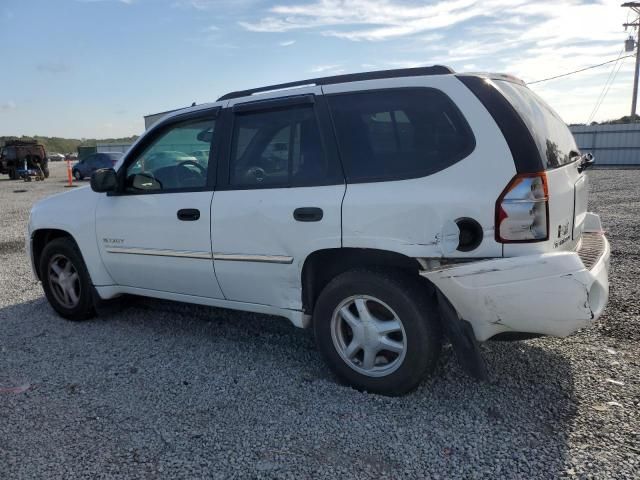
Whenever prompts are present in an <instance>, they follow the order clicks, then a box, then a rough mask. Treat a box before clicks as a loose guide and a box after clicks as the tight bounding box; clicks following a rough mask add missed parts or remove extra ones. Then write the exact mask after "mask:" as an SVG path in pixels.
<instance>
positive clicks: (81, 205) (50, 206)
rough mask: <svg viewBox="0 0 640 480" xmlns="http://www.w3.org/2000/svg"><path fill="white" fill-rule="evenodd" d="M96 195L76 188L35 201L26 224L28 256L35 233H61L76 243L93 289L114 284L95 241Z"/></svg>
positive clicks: (87, 189) (98, 196)
mask: <svg viewBox="0 0 640 480" xmlns="http://www.w3.org/2000/svg"><path fill="white" fill-rule="evenodd" d="M100 195H102V194H99V193H96V192H94V191H93V190H91V189H90V188H88V187H82V188H78V189H77V190H71V191H68V192H64V193H61V194H58V195H54V196H52V197H48V198H45V199H44V200H41V201H39V202H37V203H36V204H35V205H34V206H33V208H32V209H31V215H30V217H29V225H28V233H27V235H28V240H27V243H28V250H27V251H28V253H29V256H30V260H31V261H32V263H33V261H34V260H33V258H31V256H32V254H31V242H32V240H33V236H34V234H35V233H36V232H37V231H39V230H49V229H52V230H62V231H64V232H67V233H68V234H69V235H70V236H71V237H72V238H73V239H74V240H75V242H76V244H77V245H78V248H79V249H80V253H81V254H82V258H83V259H84V262H85V264H86V265H87V270H88V271H89V275H90V276H91V281H92V283H93V284H94V285H96V286H105V285H113V284H114V281H113V279H112V278H111V276H110V275H109V273H108V272H107V270H106V269H105V267H104V264H103V263H102V259H101V258H100V254H99V251H98V243H97V240H96V225H95V212H96V205H97V202H98V199H99V198H100Z"/></svg>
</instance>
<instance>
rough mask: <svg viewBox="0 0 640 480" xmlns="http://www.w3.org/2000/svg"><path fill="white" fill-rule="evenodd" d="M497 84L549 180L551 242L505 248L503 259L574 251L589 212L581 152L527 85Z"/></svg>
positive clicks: (561, 125) (571, 137)
mask: <svg viewBox="0 0 640 480" xmlns="http://www.w3.org/2000/svg"><path fill="white" fill-rule="evenodd" d="M493 81H494V84H495V86H496V87H497V88H498V90H500V91H501V92H502V94H503V95H504V96H505V98H506V99H507V100H508V101H509V103H510V104H511V105H512V106H513V108H514V109H515V110H516V112H517V113H518V114H519V115H520V117H521V118H522V120H523V121H524V123H525V124H526V126H527V127H528V129H529V131H530V132H531V135H532V136H533V140H534V142H535V143H536V145H537V147H538V150H539V152H540V156H541V160H542V168H543V169H544V171H545V174H546V179H547V188H548V196H549V215H548V229H549V239H548V240H547V241H545V242H536V243H521V244H505V246H504V255H505V256H513V255H523V254H526V253H529V252H531V251H532V250H534V251H544V252H549V251H557V250H572V249H575V248H576V246H577V244H578V242H579V241H580V238H581V236H582V230H583V227H584V220H585V216H586V212H587V200H588V188H587V177H586V175H585V174H584V173H583V172H581V171H580V169H579V168H578V167H579V163H580V162H579V159H580V152H579V150H578V147H577V145H576V142H575V139H574V137H573V134H572V133H571V131H570V130H569V128H568V127H567V125H566V124H565V123H564V122H563V121H562V119H561V118H560V116H559V115H558V114H557V113H556V112H555V111H554V110H553V109H552V108H551V107H549V105H547V103H546V102H545V101H544V100H542V99H541V98H540V97H539V96H537V95H536V94H535V93H533V92H532V91H531V90H530V89H529V88H527V87H526V86H525V85H523V84H520V83H516V82H512V81H509V80H504V79H494V80H493Z"/></svg>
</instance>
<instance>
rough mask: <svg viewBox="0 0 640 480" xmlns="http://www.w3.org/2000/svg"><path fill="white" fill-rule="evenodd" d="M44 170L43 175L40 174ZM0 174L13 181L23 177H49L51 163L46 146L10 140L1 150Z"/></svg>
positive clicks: (27, 141)
mask: <svg viewBox="0 0 640 480" xmlns="http://www.w3.org/2000/svg"><path fill="white" fill-rule="evenodd" d="M40 170H42V173H40ZM0 173H6V174H8V175H9V178H10V179H11V180H16V179H18V178H21V177H25V176H26V177H30V176H34V175H37V176H38V177H40V176H44V177H45V178H48V177H49V161H48V159H47V152H46V151H45V149H44V146H42V145H40V144H39V143H38V142H36V141H35V140H32V141H29V140H26V141H25V140H9V141H7V142H6V143H5V145H4V147H2V150H0Z"/></svg>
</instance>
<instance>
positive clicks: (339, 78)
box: [217, 65, 455, 102]
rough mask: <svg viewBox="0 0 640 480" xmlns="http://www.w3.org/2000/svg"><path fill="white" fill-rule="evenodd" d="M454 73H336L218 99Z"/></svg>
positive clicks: (443, 70)
mask: <svg viewBox="0 0 640 480" xmlns="http://www.w3.org/2000/svg"><path fill="white" fill-rule="evenodd" d="M452 73H455V72H454V71H453V69H452V68H450V67H445V66H443V65H433V66H431V67H418V68H398V69H394V70H377V71H374V72H363V73H347V74H344V75H334V76H332V77H321V78H311V79H308V80H299V81H297V82H289V83H280V84H278V85H269V86H266V87H260V88H252V89H250V90H238V91H236V92H231V93H227V94H226V95H223V96H222V97H220V98H219V99H218V100H217V101H218V102H220V101H222V100H229V99H231V98H239V97H247V96H249V95H253V94H256V93H264V92H270V91H274V90H284V89H287V88H294V87H304V86H308V85H332V84H335V83H348V82H358V81H361V80H379V79H382V78H397V77H419V76H424V75H447V74H452Z"/></svg>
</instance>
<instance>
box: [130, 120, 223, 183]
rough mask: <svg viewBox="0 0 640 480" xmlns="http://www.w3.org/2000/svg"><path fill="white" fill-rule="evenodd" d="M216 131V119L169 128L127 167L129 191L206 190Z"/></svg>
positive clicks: (189, 122) (193, 121)
mask: <svg viewBox="0 0 640 480" xmlns="http://www.w3.org/2000/svg"><path fill="white" fill-rule="evenodd" d="M214 127H215V121H214V120H212V119H207V120H192V121H187V122H184V123H179V124H176V125H173V126H170V127H168V129H167V130H166V131H165V132H164V133H162V134H161V135H160V136H159V137H158V138H157V139H156V140H155V141H153V142H152V143H151V145H149V146H148V147H147V148H146V149H145V150H144V151H143V152H142V153H141V154H140V155H139V156H138V157H137V158H136V159H135V160H134V161H133V162H132V163H131V164H129V166H128V167H127V173H126V188H127V191H129V192H144V191H153V190H181V189H194V188H196V189H197V188H204V187H205V186H206V184H207V171H208V169H209V165H210V161H209V152H210V149H211V141H212V138H213V130H214Z"/></svg>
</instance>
